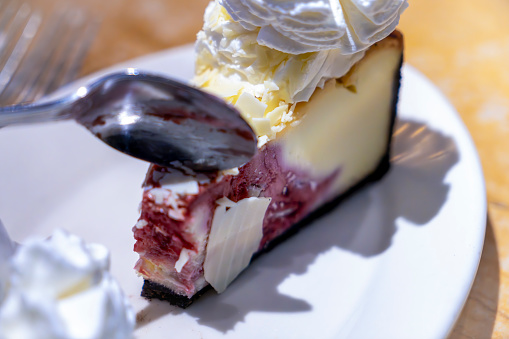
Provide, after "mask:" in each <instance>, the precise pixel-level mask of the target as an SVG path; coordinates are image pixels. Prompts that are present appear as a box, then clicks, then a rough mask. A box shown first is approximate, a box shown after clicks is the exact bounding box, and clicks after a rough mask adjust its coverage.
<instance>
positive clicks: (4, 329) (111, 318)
mask: <svg viewBox="0 0 509 339" xmlns="http://www.w3.org/2000/svg"><path fill="white" fill-rule="evenodd" d="M4 261H5V260H4ZM4 266H5V265H4ZM9 267H10V268H9V270H10V271H9V272H8V273H9V274H8V275H7V276H8V279H5V280H6V281H4V282H5V288H4V294H5V295H4V298H3V301H0V302H1V304H0V338H5V339H8V338H104V339H106V338H116V339H121V338H131V337H132V332H133V330H134V324H135V316H134V312H133V311H132V309H131V307H130V306H129V304H128V302H127V299H126V298H125V296H124V294H123V293H122V291H121V289H120V287H119V285H118V283H117V282H116V281H115V280H114V279H113V277H112V276H111V274H110V273H109V271H108V269H109V253H108V250H107V249H106V248H105V247H104V246H102V245H98V244H86V243H85V242H84V241H83V240H81V239H80V238H78V237H77V236H75V235H71V234H68V233H66V232H64V231H61V230H57V231H55V232H54V233H53V235H52V236H51V237H50V238H49V239H47V240H40V239H34V240H29V241H27V242H26V243H25V244H24V245H20V246H18V248H17V250H16V252H15V253H14V255H13V256H12V258H10V259H9Z"/></svg>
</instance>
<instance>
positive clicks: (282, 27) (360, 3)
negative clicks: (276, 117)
mask: <svg viewBox="0 0 509 339" xmlns="http://www.w3.org/2000/svg"><path fill="white" fill-rule="evenodd" d="M219 3H220V4H221V5H222V6H224V7H225V8H226V10H227V11H228V13H229V14H230V15H231V17H232V18H233V20H235V21H236V22H239V23H240V24H241V25H242V27H244V28H245V29H246V30H249V31H254V32H256V41H257V42H258V43H259V44H260V45H264V46H268V47H270V48H273V49H276V50H279V51H282V52H285V53H290V54H302V53H308V52H316V51H321V50H329V49H338V50H339V51H340V52H341V54H353V53H357V52H359V51H362V50H365V49H366V48H368V47H369V46H371V45H372V44H374V43H375V42H377V41H380V40H381V39H383V38H385V37H386V36H388V35H389V34H390V33H391V32H392V31H393V30H394V29H395V28H396V25H397V24H398V22H399V17H400V15H401V13H402V12H403V11H404V10H405V9H406V8H407V7H408V4H407V2H406V0H297V1H295V0H219Z"/></svg>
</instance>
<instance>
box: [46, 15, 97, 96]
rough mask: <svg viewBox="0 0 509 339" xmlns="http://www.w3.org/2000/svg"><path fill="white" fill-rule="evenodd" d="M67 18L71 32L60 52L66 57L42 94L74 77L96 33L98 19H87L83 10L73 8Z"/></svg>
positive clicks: (53, 89)
mask: <svg viewBox="0 0 509 339" xmlns="http://www.w3.org/2000/svg"><path fill="white" fill-rule="evenodd" d="M68 19H70V20H71V21H70V22H69V25H70V27H69V29H70V32H71V33H70V34H69V37H68V43H67V44H65V45H63V46H62V53H63V54H64V55H67V57H66V58H62V59H63V60H61V62H60V63H59V65H58V66H57V68H58V69H60V70H61V71H60V72H59V73H58V74H57V76H54V77H52V81H51V82H50V83H48V85H47V86H46V89H45V91H44V93H43V94H48V93H51V92H53V91H55V90H56V89H57V88H59V87H61V86H63V85H65V84H67V83H69V82H70V81H71V80H73V79H74V78H76V76H77V75H78V72H79V70H80V67H81V64H82V63H83V60H84V59H85V56H86V51H87V50H88V49H89V47H90V45H91V44H92V41H93V38H94V37H95V35H96V34H97V31H98V27H99V20H96V19H91V20H87V18H86V16H85V15H84V13H83V11H81V10H78V9H75V10H73V11H72V12H71V13H70V15H69V17H68Z"/></svg>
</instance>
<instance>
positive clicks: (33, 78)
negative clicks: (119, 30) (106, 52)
mask: <svg viewBox="0 0 509 339" xmlns="http://www.w3.org/2000/svg"><path fill="white" fill-rule="evenodd" d="M37 18H38V20H37ZM30 20H32V21H33V22H34V23H33V25H32V26H34V25H35V23H37V21H38V24H40V21H41V17H40V15H39V16H38V17H37V16H35V13H33V14H32V16H31V17H30V19H29V20H28V21H30ZM44 21H45V22H44V23H43V24H42V25H40V29H39V30H38V31H37V29H35V30H34V29H32V30H29V29H28V28H26V29H25V30H27V31H30V32H32V33H33V35H35V38H34V37H33V36H32V37H31V39H30V40H28V39H25V40H26V41H24V42H23V44H22V45H23V46H22V47H23V52H24V53H23V54H26V56H24V57H23V55H21V54H22V53H17V55H16V57H14V55H13V54H11V56H10V58H11V59H15V60H16V61H17V62H16V63H14V62H13V65H12V67H9V69H8V70H7V69H6V67H4V69H2V70H1V71H0V104H2V105H6V104H13V103H19V102H26V101H34V100H37V99H39V98H40V97H41V96H43V95H45V94H48V93H49V92H51V91H53V90H55V89H57V88H58V87H60V86H61V85H63V84H65V83H67V82H69V81H70V80H72V79H74V78H75V77H76V75H77V73H78V71H79V68H80V67H81V64H82V62H83V59H84V56H85V52H86V51H87V50H88V48H89V46H90V44H91V42H92V39H93V37H94V36H95V34H96V32H97V27H98V21H97V20H92V21H89V20H86V13H84V12H82V11H81V10H78V9H70V8H64V9H59V10H56V11H54V12H53V13H52V14H51V15H50V17H48V18H45V20H44ZM0 25H1V22H0ZM27 25H28V24H27ZM27 27H28V26H27ZM37 27H39V25H37ZM32 28H33V27H32ZM35 33H36V34H35ZM1 34H2V33H1V31H0V35H1ZM12 34H13V33H11V35H12ZM18 35H20V36H23V34H19V33H18ZM25 35H27V34H25ZM32 40H33V41H32ZM18 44H21V43H19V42H18ZM28 44H31V45H30V46H29V47H28V46H27V45H28ZM20 49H21V48H20ZM27 49H28V51H27ZM0 52H1V50H0ZM25 52H26V53H25ZM0 61H1V59H0ZM0 65H1V64H0ZM0 67H1V66H0ZM2 72H3V73H5V74H4V76H3V79H4V80H3V82H4V85H3V91H2V87H1V86H2V82H1V81H2Z"/></svg>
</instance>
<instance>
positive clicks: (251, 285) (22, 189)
mask: <svg viewBox="0 0 509 339" xmlns="http://www.w3.org/2000/svg"><path fill="white" fill-rule="evenodd" d="M123 67H139V68H142V69H146V70H151V71H155V72H159V73H168V74H171V75H173V76H174V77H177V78H180V79H188V78H189V77H190V76H191V74H192V69H193V56H192V49H191V48H190V47H189V46H188V47H184V48H181V49H176V50H169V51H164V52H162V53H158V54H155V55H151V56H148V57H144V58H141V59H138V60H134V61H132V62H129V63H126V64H123V65H119V66H118V67H115V68H123ZM403 74H404V82H403V88H402V92H401V102H400V115H399V122H398V128H397V131H396V139H395V143H394V152H393V156H394V158H393V167H392V169H391V171H390V172H389V174H388V175H387V176H386V177H385V178H384V179H383V180H382V181H381V182H379V183H376V184H374V185H371V186H370V187H368V188H366V189H364V190H362V191H361V192H359V193H358V194H356V195H355V196H353V197H352V198H351V199H349V200H348V201H346V202H345V203H344V204H343V205H341V206H340V207H339V208H337V209H336V210H335V211H333V212H332V213H330V214H328V215H326V216H325V217H323V218H322V219H320V220H318V221H316V222H315V223H314V224H313V225H311V226H310V227H308V228H306V229H304V230H303V231H302V232H300V233H299V234H298V235H296V236H295V237H293V238H291V239H290V240H288V241H287V242H285V243H284V244H282V245H281V246H279V247H278V248H276V249H275V250H273V251H272V252H270V253H268V254H266V255H264V256H263V257H261V258H260V259H259V260H257V261H256V262H255V263H254V264H253V265H252V266H251V267H250V268H249V269H248V270H247V271H246V272H245V273H243V274H242V275H241V276H240V277H239V278H238V279H237V280H236V281H235V282H234V283H233V284H232V285H231V286H230V287H229V289H228V290H227V291H226V292H225V293H223V294H222V295H217V294H215V293H213V292H210V293H207V294H206V295H205V296H203V297H202V298H201V299H199V300H198V301H197V302H196V303H195V304H194V305H193V306H191V307H190V308H188V309H187V310H181V309H177V308H174V307H172V306H169V305H168V304H167V303H163V302H159V301H154V302H152V303H149V302H147V301H145V300H144V299H142V298H140V297H139V296H138V295H139V292H140V289H141V285H142V281H141V279H140V278H138V277H136V275H135V274H134V271H133V270H132V267H133V265H134V263H135V261H136V259H137V255H136V254H134V253H133V251H132V247H133V244H134V241H133V238H132V234H131V227H132V225H134V223H135V222H136V220H137V217H138V211H137V208H138V204H139V201H140V199H141V188H140V186H141V182H142V180H143V178H144V174H145V170H146V168H147V165H146V164H144V163H142V162H141V161H137V160H134V159H131V158H129V157H126V156H123V155H122V154H119V153H117V152H116V151H114V150H111V149H109V148H108V147H105V146H104V145H103V144H102V143H101V142H100V141H98V140H96V139H95V138H94V137H92V136H91V135H90V134H89V133H88V132H87V131H86V130H84V129H83V128H81V127H79V126H77V125H76V124H74V123H73V122H63V123H52V124H44V125H38V126H28V127H25V126H23V127H9V128H5V129H2V130H1V131H0V217H1V218H2V219H3V221H4V224H5V225H6V227H7V229H8V230H9V232H10V234H11V236H12V237H13V238H14V239H15V240H17V241H20V242H22V241H23V239H25V238H26V237H28V236H30V235H40V236H48V235H49V234H51V232H52V230H53V229H54V228H57V227H58V228H65V229H68V230H70V231H71V232H74V233H76V234H78V235H80V236H81V237H83V238H85V240H87V241H93V242H99V243H103V244H105V245H106V246H108V247H109V248H110V249H111V251H112V271H113V274H114V275H115V277H116V278H117V279H118V280H119V281H120V283H121V285H122V287H123V288H124V291H125V292H126V294H127V295H128V296H129V298H130V300H131V302H132V304H133V305H134V308H135V310H136V312H137V315H138V319H139V324H138V327H137V329H136V332H135V334H136V337H137V338H163V337H164V338H166V337H170V336H171V337H172V338H180V339H182V338H206V339H209V338H335V339H336V338H391V339H394V338H443V337H445V336H446V335H447V333H448V332H449V331H450V329H451V327H452V326H453V324H454V322H455V320H456V318H457V317H458V315H459V313H460V311H461V308H462V306H463V304H464V302H465V299H466V297H467V295H468V293H469V290H470V287H471V284H472V282H473V279H474V276H475V273H476V270H477V265H478V262H479V258H480V255H481V250H482V244H483V239H484V231H485V220H486V203H485V190H484V183H483V176H482V173H481V168H480V165H479V160H478V157H477V154H476V150H475V148H474V146H473V143H472V141H471V139H470V136H469V134H468V132H467V130H466V129H465V127H464V125H463V123H462V122H461V120H460V118H459V117H458V115H457V113H456V112H455V110H454V109H453V107H452V106H451V105H450V104H449V103H448V102H447V100H446V99H445V98H444V97H443V96H442V95H441V94H440V93H439V91H438V90H437V89H436V88H435V87H434V86H433V85H432V84H431V83H430V82H429V81H428V80H427V79H425V78H424V77H423V76H422V75H421V74H419V73H418V72H417V71H415V70H414V69H412V68H411V67H408V66H407V67H405V68H404V72H403Z"/></svg>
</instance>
